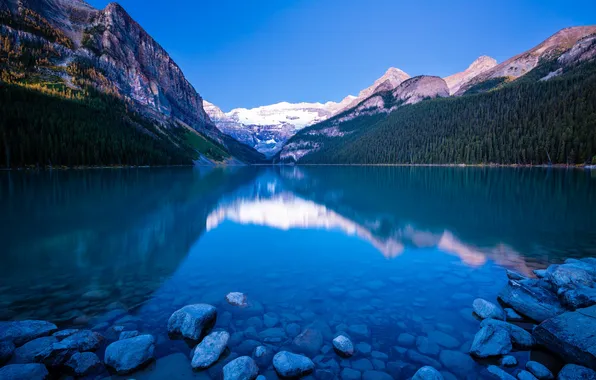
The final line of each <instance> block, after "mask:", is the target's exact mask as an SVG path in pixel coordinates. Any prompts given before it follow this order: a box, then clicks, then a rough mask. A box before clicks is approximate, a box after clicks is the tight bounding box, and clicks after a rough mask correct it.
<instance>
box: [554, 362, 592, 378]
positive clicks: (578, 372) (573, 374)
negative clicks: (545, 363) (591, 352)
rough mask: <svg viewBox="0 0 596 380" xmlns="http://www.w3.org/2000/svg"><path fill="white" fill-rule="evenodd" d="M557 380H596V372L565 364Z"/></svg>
mask: <svg viewBox="0 0 596 380" xmlns="http://www.w3.org/2000/svg"><path fill="white" fill-rule="evenodd" d="M557 380H596V371H593V370H591V369H589V368H586V367H582V366H580V365H576V364H567V365H566V366H565V367H563V369H561V371H560V372H559V374H558V375H557Z"/></svg>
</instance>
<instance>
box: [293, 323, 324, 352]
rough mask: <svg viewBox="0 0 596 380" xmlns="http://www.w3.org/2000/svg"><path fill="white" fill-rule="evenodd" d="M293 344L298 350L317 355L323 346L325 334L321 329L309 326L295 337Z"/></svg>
mask: <svg viewBox="0 0 596 380" xmlns="http://www.w3.org/2000/svg"><path fill="white" fill-rule="evenodd" d="M292 346H293V347H294V349H295V350H296V351H297V352H300V353H304V354H307V355H316V354H317V353H318V352H319V350H320V349H321V347H322V346H323V334H322V333H321V332H320V331H319V330H315V329H313V328H310V327H307V328H306V329H305V330H304V331H303V332H302V333H301V334H300V335H298V336H297V337H296V338H294V341H293V342H292Z"/></svg>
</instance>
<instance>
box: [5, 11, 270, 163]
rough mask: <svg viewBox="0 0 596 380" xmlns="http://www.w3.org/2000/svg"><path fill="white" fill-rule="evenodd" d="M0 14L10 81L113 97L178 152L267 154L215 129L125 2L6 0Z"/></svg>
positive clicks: (249, 157)
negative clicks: (102, 4)
mask: <svg viewBox="0 0 596 380" xmlns="http://www.w3.org/2000/svg"><path fill="white" fill-rule="evenodd" d="M0 12H1V13H0V28H1V29H0V30H1V31H2V35H3V36H4V38H3V43H2V51H3V56H2V58H1V60H0V68H1V70H2V81H3V82H6V83H10V84H13V85H17V86H23V87H27V88H29V89H32V90H40V89H41V90H43V91H44V92H48V91H52V92H53V95H56V94H59V95H61V96H63V97H65V98H71V99H72V98H78V99H79V101H80V100H81V99H82V98H89V97H94V96H96V93H100V94H106V95H109V96H113V97H115V98H117V99H119V100H120V101H121V103H122V104H123V105H124V107H123V108H124V109H125V113H127V112H134V113H136V114H138V115H137V116H138V117H140V118H142V119H143V120H146V121H147V122H149V123H150V124H152V126H153V128H150V129H155V131H157V132H156V133H154V132H153V131H148V132H150V133H152V134H153V137H154V138H155V139H157V140H160V144H162V145H164V144H165V145H173V146H172V147H171V148H172V149H173V150H176V149H178V148H180V146H181V144H184V145H186V147H190V148H192V149H194V150H196V151H197V153H198V154H199V155H202V156H210V155H211V156H213V155H212V154H211V153H213V152H214V151H215V150H221V151H222V153H223V155H222V156H219V157H217V158H224V157H223V156H225V157H228V158H229V157H230V156H233V155H236V152H237V151H238V152H239V154H238V155H239V156H242V160H243V161H247V162H253V161H260V160H262V159H264V157H263V156H262V155H260V154H259V153H258V152H256V151H254V150H253V151H251V148H249V147H244V146H240V145H239V144H238V142H236V141H235V140H233V139H231V138H229V137H228V136H226V135H224V134H223V133H221V132H220V131H219V130H218V129H217V128H216V126H215V124H214V123H213V122H212V121H211V120H210V118H209V116H208V115H207V113H206V112H205V110H204V109H203V100H202V98H201V96H200V95H199V94H198V93H197V91H196V90H195V89H194V88H193V86H192V85H191V84H190V83H189V82H188V80H187V79H186V78H185V77H184V74H183V73H182V71H181V69H180V68H179V67H178V65H177V64H176V63H175V62H174V61H173V60H172V58H171V57H170V56H169V55H168V53H167V52H166V51H165V50H164V49H163V48H162V47H161V46H160V45H159V44H158V43H157V42H156V41H155V40H154V39H153V38H152V37H151V36H150V35H149V34H147V32H146V31H145V30H144V29H143V28H142V27H141V26H140V25H139V24H138V23H137V22H136V21H134V20H133V19H132V18H131V17H130V15H129V14H128V13H127V12H126V11H125V10H124V9H123V8H122V7H121V6H120V5H118V4H116V3H110V4H108V5H107V6H106V7H105V9H103V10H98V9H95V8H93V7H91V6H90V5H88V4H87V3H85V2H84V1H82V0H7V1H4V2H3V3H2V8H0ZM32 84H33V85H35V87H36V88H32V86H31V85H32ZM37 87H39V88H37ZM90 91H92V92H93V94H91V93H90ZM32 106H33V107H34V106H35V105H32ZM137 116H135V117H137ZM124 118H127V117H124ZM128 124H129V126H130V127H132V128H137V129H138V123H136V124H135V123H132V122H131V123H128ZM181 136H182V137H181ZM44 138H46V137H43V138H42V140H43V139H44ZM187 140H190V141H187ZM196 142H199V144H196ZM12 144H14V146H18V145H19V144H20V143H19V142H18V141H12V142H11V145H12ZM210 151H211V152H210ZM187 153H188V152H187ZM197 153H195V154H194V156H196V154H197ZM119 155H120V156H124V155H126V152H122V153H121V154H119ZM191 155H193V154H191ZM211 158H215V157H211ZM107 161H110V160H109V159H107V160H103V161H102V164H105V163H106V162H107ZM13 162H14V161H13ZM30 163H34V162H30ZM114 163H116V162H114Z"/></svg>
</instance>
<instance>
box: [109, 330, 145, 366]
mask: <svg viewBox="0 0 596 380" xmlns="http://www.w3.org/2000/svg"><path fill="white" fill-rule="evenodd" d="M154 350H155V338H153V336H151V335H139V336H136V337H134V338H129V339H124V340H118V341H116V342H114V343H111V344H110V345H109V346H108V347H107V348H106V353H105V358H104V360H105V363H106V365H107V366H109V367H111V368H113V369H114V370H115V371H116V372H117V373H118V374H120V375H121V374H127V373H130V372H132V371H134V370H135V369H137V368H139V367H141V366H143V365H144V364H147V363H148V362H150V361H151V360H153V352H154Z"/></svg>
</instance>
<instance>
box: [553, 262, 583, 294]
mask: <svg viewBox="0 0 596 380" xmlns="http://www.w3.org/2000/svg"><path fill="white" fill-rule="evenodd" d="M545 279H546V280H547V281H548V282H550V283H551V284H553V285H554V286H555V287H556V288H561V287H575V286H578V285H585V286H592V284H593V282H594V280H593V278H592V275H590V273H589V272H588V271H586V270H585V269H584V268H582V267H581V266H578V265H575V264H562V265H551V266H549V267H548V269H547V270H546V276H545Z"/></svg>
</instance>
